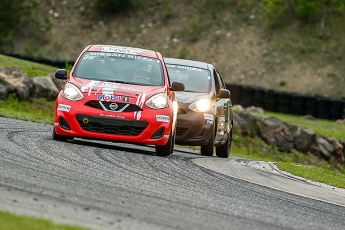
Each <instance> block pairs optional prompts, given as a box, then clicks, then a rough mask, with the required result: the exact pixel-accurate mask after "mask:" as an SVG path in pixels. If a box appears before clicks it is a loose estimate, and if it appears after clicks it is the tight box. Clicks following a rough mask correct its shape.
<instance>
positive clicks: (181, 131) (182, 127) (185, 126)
mask: <svg viewBox="0 0 345 230" xmlns="http://www.w3.org/2000/svg"><path fill="white" fill-rule="evenodd" d="M191 126H192V124H191V123H189V122H188V121H181V120H180V121H179V120H178V121H177V124H176V136H177V137H182V136H183V135H185V133H187V132H188V130H189V129H190V127H191Z"/></svg>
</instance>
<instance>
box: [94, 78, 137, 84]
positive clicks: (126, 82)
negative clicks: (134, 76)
mask: <svg viewBox="0 0 345 230" xmlns="http://www.w3.org/2000/svg"><path fill="white" fill-rule="evenodd" d="M99 81H107V82H114V83H122V84H132V83H131V82H129V81H121V80H109V79H100V80H99Z"/></svg>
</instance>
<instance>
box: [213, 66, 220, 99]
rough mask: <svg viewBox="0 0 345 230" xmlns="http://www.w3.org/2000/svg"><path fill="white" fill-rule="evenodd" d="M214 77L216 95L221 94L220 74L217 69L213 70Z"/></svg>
mask: <svg viewBox="0 0 345 230" xmlns="http://www.w3.org/2000/svg"><path fill="white" fill-rule="evenodd" d="M213 77H214V84H215V87H216V94H217V95H218V94H219V89H220V81H219V76H218V72H217V70H216V69H213Z"/></svg>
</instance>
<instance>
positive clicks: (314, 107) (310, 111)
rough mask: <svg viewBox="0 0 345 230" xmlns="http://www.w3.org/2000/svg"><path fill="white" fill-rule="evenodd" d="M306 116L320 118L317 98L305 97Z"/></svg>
mask: <svg viewBox="0 0 345 230" xmlns="http://www.w3.org/2000/svg"><path fill="white" fill-rule="evenodd" d="M304 114H305V115H312V116H313V117H318V98H317V97H316V96H310V95H308V96H305V112H304Z"/></svg>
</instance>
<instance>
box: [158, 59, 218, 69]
mask: <svg viewBox="0 0 345 230" xmlns="http://www.w3.org/2000/svg"><path fill="white" fill-rule="evenodd" d="M164 62H165V63H167V64H175V65H187V66H193V67H197V68H201V69H211V66H212V65H211V64H209V63H206V62H201V61H194V60H188V59H179V58H164Z"/></svg>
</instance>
